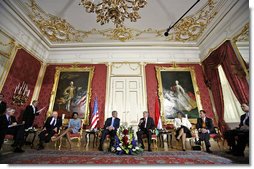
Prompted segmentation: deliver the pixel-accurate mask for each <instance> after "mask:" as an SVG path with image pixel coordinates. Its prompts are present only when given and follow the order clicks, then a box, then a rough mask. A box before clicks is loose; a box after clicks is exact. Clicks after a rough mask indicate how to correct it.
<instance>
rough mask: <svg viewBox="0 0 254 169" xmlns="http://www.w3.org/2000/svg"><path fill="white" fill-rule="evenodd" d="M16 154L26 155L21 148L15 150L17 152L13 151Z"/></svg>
mask: <svg viewBox="0 0 254 169" xmlns="http://www.w3.org/2000/svg"><path fill="white" fill-rule="evenodd" d="M13 152H14V153H24V152H25V151H24V150H22V149H21V148H18V147H17V148H15V150H14V151H13Z"/></svg>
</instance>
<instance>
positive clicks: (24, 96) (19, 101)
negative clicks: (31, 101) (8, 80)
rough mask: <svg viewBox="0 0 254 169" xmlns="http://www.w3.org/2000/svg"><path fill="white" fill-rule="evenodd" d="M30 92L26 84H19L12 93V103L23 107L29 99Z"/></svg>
mask: <svg viewBox="0 0 254 169" xmlns="http://www.w3.org/2000/svg"><path fill="white" fill-rule="evenodd" d="M29 94H30V90H29V89H28V85H27V84H26V82H24V81H23V82H22V83H21V84H20V83H19V84H18V85H17V86H16V88H15V90H14V93H13V96H12V103H13V104H16V105H18V106H21V105H23V104H24V103H25V102H26V101H27V100H28V98H29Z"/></svg>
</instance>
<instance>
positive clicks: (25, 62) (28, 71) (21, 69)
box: [2, 49, 41, 120]
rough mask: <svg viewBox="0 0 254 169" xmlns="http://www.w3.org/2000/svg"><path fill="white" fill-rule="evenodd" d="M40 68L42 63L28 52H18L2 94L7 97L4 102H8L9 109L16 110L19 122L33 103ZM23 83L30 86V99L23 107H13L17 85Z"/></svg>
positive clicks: (22, 50) (21, 50) (20, 50)
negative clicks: (25, 110)
mask: <svg viewBox="0 0 254 169" xmlns="http://www.w3.org/2000/svg"><path fill="white" fill-rule="evenodd" d="M40 68H41V63H40V61H38V60H37V59H36V58H34V57H33V56H32V55H31V54H29V53H28V52H26V51H25V50H24V49H19V50H18V51H17V53H16V56H15V58H14V61H13V63H12V66H11V69H10V71H9V74H8V76H7V79H6V81H5V83H4V86H3V89H2V93H3V94H4V96H5V97H4V100H5V101H6V102H7V107H12V108H15V109H16V113H15V116H16V118H17V119H18V120H21V118H22V116H21V113H22V112H23V110H24V109H25V107H26V106H27V105H28V104H30V102H31V99H32V96H33V91H34V87H35V85H36V81H37V77H38V74H39V71H40ZM23 81H25V82H26V83H27V84H28V89H29V90H30V95H29V98H28V100H27V102H26V104H24V105H23V106H17V105H13V104H12V96H13V93H14V90H15V88H16V85H18V84H19V83H22V82H23Z"/></svg>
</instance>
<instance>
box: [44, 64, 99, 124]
mask: <svg viewBox="0 0 254 169" xmlns="http://www.w3.org/2000/svg"><path fill="white" fill-rule="evenodd" d="M93 72H94V67H84V68H80V67H71V68H65V67H57V68H56V73H55V82H54V86H53V90H52V95H51V99H50V100H51V101H50V106H49V112H52V111H58V113H59V115H60V116H62V115H63V116H64V118H65V119H70V118H71V117H72V113H73V112H78V116H79V118H81V119H84V123H85V124H88V123H89V120H88V119H89V101H90V95H91V81H92V78H93Z"/></svg>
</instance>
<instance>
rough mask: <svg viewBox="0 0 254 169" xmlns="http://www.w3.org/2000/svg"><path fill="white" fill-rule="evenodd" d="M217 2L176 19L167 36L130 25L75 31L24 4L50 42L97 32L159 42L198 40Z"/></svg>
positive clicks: (82, 38)
mask: <svg viewBox="0 0 254 169" xmlns="http://www.w3.org/2000/svg"><path fill="white" fill-rule="evenodd" d="M217 2H218V0H208V2H207V4H205V5H204V6H203V7H202V8H201V9H200V10H199V11H198V12H197V13H196V14H194V15H191V16H187V17H184V18H183V19H182V20H180V21H179V23H178V24H177V25H175V26H174V28H173V29H172V30H171V31H170V33H169V36H167V37H165V36H164V32H165V29H161V30H155V29H152V28H147V29H144V30H138V29H134V28H126V27H124V26H121V25H119V26H118V27H116V28H115V29H104V30H97V29H91V30H89V31H81V30H76V29H75V28H74V27H73V26H72V25H71V24H69V23H68V22H67V21H66V20H64V19H62V18H59V17H57V16H54V15H51V14H48V13H46V12H45V11H44V10H42V9H41V8H40V7H39V6H38V5H37V3H36V2H35V0H30V3H27V6H28V7H29V10H30V14H29V17H30V18H31V19H32V21H33V22H34V23H35V25H36V26H37V27H38V28H39V29H40V31H41V32H42V33H43V34H44V35H45V36H46V37H47V38H48V39H49V40H50V41H51V42H85V41H86V40H87V39H88V38H89V37H91V36H93V35H96V36H98V35H101V36H103V37H104V38H108V39H112V40H119V41H122V42H124V41H127V40H138V39H142V40H144V39H151V38H158V39H160V40H161V41H163V40H166V41H176V42H187V41H190V42H191V41H196V40H198V38H199V37H200V36H201V35H202V33H203V32H204V30H205V29H206V27H207V26H208V24H209V23H210V22H211V21H212V19H213V18H214V17H215V15H216V14H217V11H215V5H216V4H217Z"/></svg>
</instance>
